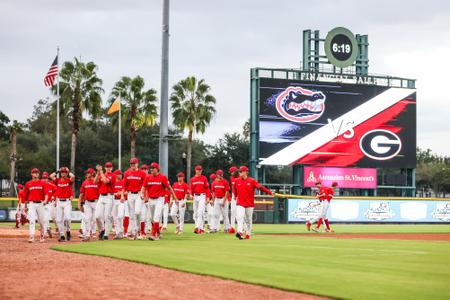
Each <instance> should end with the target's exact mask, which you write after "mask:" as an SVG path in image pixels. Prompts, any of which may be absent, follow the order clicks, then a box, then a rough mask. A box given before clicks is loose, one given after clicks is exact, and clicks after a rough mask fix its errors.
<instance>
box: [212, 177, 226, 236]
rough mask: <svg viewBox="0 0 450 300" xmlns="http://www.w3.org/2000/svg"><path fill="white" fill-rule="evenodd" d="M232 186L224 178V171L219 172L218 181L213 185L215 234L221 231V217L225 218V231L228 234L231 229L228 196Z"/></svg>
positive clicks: (213, 223)
mask: <svg viewBox="0 0 450 300" xmlns="http://www.w3.org/2000/svg"><path fill="white" fill-rule="evenodd" d="M229 190H230V185H229V183H228V181H227V180H226V179H224V178H223V171H222V170H217V172H216V179H215V180H214V181H213V183H212V184H211V194H212V201H213V222H212V225H213V229H212V230H213V233H215V232H217V231H219V227H220V217H221V216H222V218H223V231H224V232H225V233H227V232H228V231H229V229H230V221H229V219H228V195H229Z"/></svg>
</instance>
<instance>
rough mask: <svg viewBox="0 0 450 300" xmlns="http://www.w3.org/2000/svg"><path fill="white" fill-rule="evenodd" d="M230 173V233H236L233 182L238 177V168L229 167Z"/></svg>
mask: <svg viewBox="0 0 450 300" xmlns="http://www.w3.org/2000/svg"><path fill="white" fill-rule="evenodd" d="M228 171H229V173H230V186H231V193H230V233H236V231H235V229H234V228H235V227H236V195H235V194H234V192H233V191H234V182H235V180H236V178H238V177H239V172H238V168H236V167H235V166H232V167H230V169H229V170H228Z"/></svg>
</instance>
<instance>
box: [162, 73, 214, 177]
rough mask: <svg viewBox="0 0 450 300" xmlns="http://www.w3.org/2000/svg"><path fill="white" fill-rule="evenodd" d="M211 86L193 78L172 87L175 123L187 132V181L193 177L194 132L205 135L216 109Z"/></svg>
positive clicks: (171, 100)
mask: <svg viewBox="0 0 450 300" xmlns="http://www.w3.org/2000/svg"><path fill="white" fill-rule="evenodd" d="M210 90H211V88H210V86H209V85H208V84H206V83H205V81H204V79H201V80H198V79H197V78H195V77H193V76H191V77H187V78H186V79H183V80H181V81H179V82H178V83H177V84H175V85H174V86H173V87H172V93H171V96H170V102H171V104H172V117H173V123H174V124H175V126H176V127H177V128H178V129H179V130H180V131H185V130H187V132H188V143H187V170H186V173H187V175H186V176H187V180H189V179H190V176H191V164H192V141H193V135H194V132H196V133H205V130H206V127H207V126H208V125H209V123H210V122H211V119H212V117H213V116H214V114H215V112H216V109H215V108H214V106H215V104H216V98H214V96H212V95H211V94H210Z"/></svg>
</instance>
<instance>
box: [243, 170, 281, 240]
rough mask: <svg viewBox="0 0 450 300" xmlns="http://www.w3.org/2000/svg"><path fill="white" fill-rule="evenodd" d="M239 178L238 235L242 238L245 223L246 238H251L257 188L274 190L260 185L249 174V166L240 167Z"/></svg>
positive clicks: (266, 190) (267, 190)
mask: <svg viewBox="0 0 450 300" xmlns="http://www.w3.org/2000/svg"><path fill="white" fill-rule="evenodd" d="M239 172H240V174H239V178H237V179H236V181H235V185H234V193H235V195H236V202H237V207H236V218H237V222H238V230H237V233H236V237H237V238H238V239H240V240H242V239H243V238H244V237H243V229H244V225H245V231H246V235H245V239H250V236H251V233H252V222H253V208H254V207H255V189H259V190H260V191H262V192H264V193H266V194H268V195H272V192H271V191H270V190H269V189H267V188H266V187H264V186H262V185H260V184H259V183H258V182H257V181H256V180H255V179H253V178H251V177H249V176H248V168H247V166H241V167H240V168H239Z"/></svg>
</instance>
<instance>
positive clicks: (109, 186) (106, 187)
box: [98, 172, 116, 195]
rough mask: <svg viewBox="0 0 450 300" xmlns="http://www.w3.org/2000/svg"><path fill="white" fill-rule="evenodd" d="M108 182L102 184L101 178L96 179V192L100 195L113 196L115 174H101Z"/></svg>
mask: <svg viewBox="0 0 450 300" xmlns="http://www.w3.org/2000/svg"><path fill="white" fill-rule="evenodd" d="M103 175H104V176H105V177H106V178H107V179H109V182H107V183H106V182H103V181H102V178H101V177H100V176H99V177H98V191H99V193H100V194H102V195H104V194H113V193H114V184H115V183H116V174H114V173H113V172H106V173H104V174H103Z"/></svg>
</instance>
